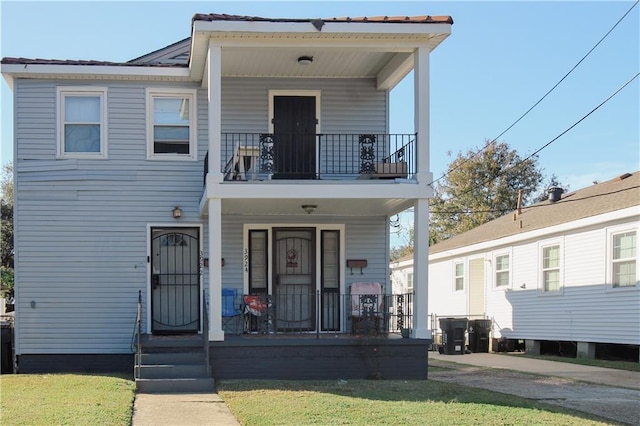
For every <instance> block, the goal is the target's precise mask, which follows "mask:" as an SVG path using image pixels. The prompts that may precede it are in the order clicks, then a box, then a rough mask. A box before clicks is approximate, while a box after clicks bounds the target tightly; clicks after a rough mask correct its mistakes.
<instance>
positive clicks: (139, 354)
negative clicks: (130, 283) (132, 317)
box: [135, 290, 142, 379]
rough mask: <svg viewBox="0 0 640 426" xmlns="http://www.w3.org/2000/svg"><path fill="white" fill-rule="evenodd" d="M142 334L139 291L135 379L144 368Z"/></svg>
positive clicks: (139, 293)
mask: <svg viewBox="0 0 640 426" xmlns="http://www.w3.org/2000/svg"><path fill="white" fill-rule="evenodd" d="M141 334H142V290H138V309H137V312H136V335H137V336H136V355H135V357H136V368H135V378H136V379H139V378H140V368H141V366H142V344H141V343H140V335H141Z"/></svg>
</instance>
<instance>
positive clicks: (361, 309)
mask: <svg viewBox="0 0 640 426" xmlns="http://www.w3.org/2000/svg"><path fill="white" fill-rule="evenodd" d="M350 293H351V296H350V297H349V301H350V305H351V306H350V314H351V333H352V334H379V333H381V332H382V331H383V326H384V292H383V286H382V284H380V283H374V282H368V283H366V282H359V283H353V284H351V291H350Z"/></svg>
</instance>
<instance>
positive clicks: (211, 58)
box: [205, 42, 222, 182]
mask: <svg viewBox="0 0 640 426" xmlns="http://www.w3.org/2000/svg"><path fill="white" fill-rule="evenodd" d="M207 63H208V64H209V67H208V71H209V73H208V74H207V75H206V76H205V78H207V88H208V92H207V95H208V97H209V112H208V119H209V175H208V178H207V182H221V181H222V171H221V170H220V164H221V163H220V139H221V138H220V136H221V135H220V132H221V130H222V124H221V123H222V121H221V116H220V112H221V105H222V95H221V88H222V48H221V47H220V45H216V44H213V43H211V42H209V51H208V52H207Z"/></svg>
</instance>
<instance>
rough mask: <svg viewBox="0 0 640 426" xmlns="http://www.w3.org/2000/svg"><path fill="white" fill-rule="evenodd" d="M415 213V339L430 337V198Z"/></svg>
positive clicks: (419, 203)
mask: <svg viewBox="0 0 640 426" xmlns="http://www.w3.org/2000/svg"><path fill="white" fill-rule="evenodd" d="M413 211H414V213H413V232H414V234H413V238H414V240H413V247H414V249H413V291H414V292H415V294H414V299H413V335H412V337H413V338H415V339H430V338H431V331H430V330H429V316H428V313H427V302H428V289H429V277H428V271H429V199H428V198H420V199H418V200H417V201H416V203H415V204H414V210H413Z"/></svg>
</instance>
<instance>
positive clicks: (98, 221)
mask: <svg viewBox="0 0 640 426" xmlns="http://www.w3.org/2000/svg"><path fill="white" fill-rule="evenodd" d="M57 85H65V86H76V85H78V86H79V85H82V86H89V85H94V86H99V87H106V88H107V95H106V96H107V111H108V117H107V138H108V153H107V154H108V158H107V159H105V160H84V159H56V86H57ZM163 86H166V87H176V85H175V84H173V85H169V84H166V85H165V84H163V83H158V82H153V83H148V84H147V83H146V82H144V81H140V82H120V81H118V82H114V81H94V80H91V81H69V80H65V81H53V80H47V81H38V80H23V79H17V80H16V82H15V89H14V90H15V92H14V93H15V111H16V112H15V117H16V119H15V128H14V131H15V134H16V138H17V148H16V151H15V170H16V172H15V175H16V195H17V199H16V204H15V206H16V212H15V217H16V223H15V232H16V268H17V270H18V272H17V275H16V291H17V307H16V315H17V335H16V339H17V348H16V349H17V353H18V354H53V353H77V354H81V353H85V354H89V353H96V354H97V353H129V352H130V351H131V346H130V345H131V338H132V332H133V327H134V320H135V315H136V303H137V298H138V291H142V295H143V319H146V315H147V312H146V310H145V309H146V306H147V299H146V298H147V286H148V283H147V281H148V263H147V252H148V236H147V232H148V228H149V226H198V225H201V224H202V225H203V228H202V229H203V233H202V234H201V238H203V239H204V244H203V247H204V256H205V257H208V254H207V253H208V249H207V247H208V230H207V227H206V218H205V219H204V220H203V218H201V216H200V211H199V202H200V199H201V197H202V194H203V169H204V168H203V166H204V156H205V154H206V152H207V150H208V125H207V121H208V115H207V114H208V112H207V102H208V101H207V92H206V89H201V88H199V86H197V85H183V86H181V87H184V88H191V89H192V88H197V89H198V94H197V96H198V113H197V132H198V133H197V141H198V142H197V143H198V148H197V149H198V161H154V160H147V140H146V125H145V121H146V111H145V103H146V100H145V89H146V88H147V87H151V88H158V87H163ZM268 89H314V90H322V109H323V115H322V120H323V121H322V122H323V131H325V132H348V133H352V132H365V131H366V132H372V131H376V132H385V131H386V114H387V112H386V104H385V101H386V95H385V93H384V92H378V91H376V90H375V87H374V82H373V81H372V80H329V81H322V80H311V81H310V80H285V79H277V80H271V81H265V80H260V79H243V80H241V81H240V80H234V79H225V80H224V81H223V113H222V122H223V131H226V132H264V131H266V130H267V116H268V113H267V91H268ZM360 91H361V92H360ZM347 116H349V118H347ZM174 206H180V207H181V208H182V210H183V216H182V218H181V219H179V220H175V219H173V218H172V217H171V210H172V209H173V207H174ZM277 219H278V221H279V222H280V223H283V224H288V223H300V222H305V223H308V222H309V218H308V217H303V216H300V217H292V218H277ZM244 220H245V221H251V222H253V223H255V222H254V221H267V222H272V221H273V220H274V218H273V217H270V218H245V219H244ZM320 220H324V219H320ZM328 220H329V219H328ZM330 220H331V221H332V222H333V221H335V222H333V223H344V224H346V253H345V254H344V258H358V259H367V260H368V262H369V266H368V267H367V268H365V269H364V271H363V272H364V275H359V271H354V275H350V274H349V272H348V271H347V272H346V275H345V276H346V281H347V285H348V284H350V283H351V282H354V281H379V282H383V283H387V281H388V268H387V265H388V254H387V253H388V240H387V232H388V230H387V226H386V218H384V217H383V216H378V217H367V218H357V219H354V218H348V219H345V220H340V219H338V218H334V219H330ZM223 225H224V226H223V231H222V237H223V239H224V244H223V257H224V258H225V267H224V268H223V280H224V282H223V286H226V285H228V284H229V285H231V286H233V285H239V286H242V221H240V220H239V219H238V218H228V217H224V218H223ZM214 261H216V260H214V259H211V262H214ZM207 271H208V269H207V268H204V277H203V284H204V287H205V288H206V286H207V283H208V273H207ZM145 322H146V321H143V324H145ZM143 331H144V332H146V331H147V330H143Z"/></svg>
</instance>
